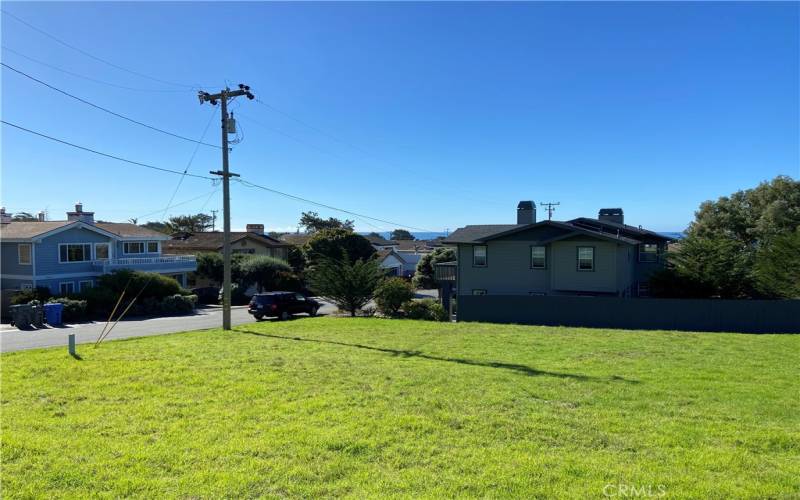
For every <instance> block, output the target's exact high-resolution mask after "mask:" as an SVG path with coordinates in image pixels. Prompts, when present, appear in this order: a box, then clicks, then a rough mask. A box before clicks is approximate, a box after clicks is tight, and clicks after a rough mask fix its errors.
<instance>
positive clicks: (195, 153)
mask: <svg viewBox="0 0 800 500" xmlns="http://www.w3.org/2000/svg"><path fill="white" fill-rule="evenodd" d="M216 115H217V108H212V109H211V116H209V117H208V123H206V127H205V128H204V129H203V135H201V136H200V141H202V140H203V139H205V137H206V132H208V127H209V126H210V125H211V121H212V120H214V117H215V116H216ZM200 141H197V144H195V145H194V151H192V156H191V157H190V158H189V163H187V164H186V168H184V169H183V175H182V176H181V178H180V179H179V180H178V185H177V186H175V191H173V192H172V196H171V197H170V199H169V202H168V203H167V208H165V209H164V215H162V216H161V218H162V219H163V218H164V217H165V216H166V215H167V210H169V209H170V203H172V202H173V201H174V200H175V196H176V195H177V194H178V190H179V189H180V188H181V184H183V180H184V179H185V178H186V174H187V172H189V167H191V166H192V162H193V161H194V157H195V155H197V150H198V149H200V144H204V143H202V142H200Z"/></svg>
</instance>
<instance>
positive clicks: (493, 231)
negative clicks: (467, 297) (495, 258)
mask: <svg viewBox="0 0 800 500" xmlns="http://www.w3.org/2000/svg"><path fill="white" fill-rule="evenodd" d="M545 226H550V227H556V228H559V229H563V230H564V233H563V234H562V235H558V236H556V237H550V238H547V241H556V240H558V239H562V238H565V237H569V236H573V235H577V234H580V235H586V236H591V237H593V238H599V239H605V240H612V241H620V242H622V243H627V244H630V245H636V244H639V243H640V242H641V240H640V239H637V238H632V237H630V234H627V233H625V234H623V233H622V231H620V232H619V233H618V232H616V231H615V232H613V233H611V232H604V231H603V230H602V228H598V229H592V228H591V227H587V226H586V225H584V224H581V225H577V224H575V223H573V221H569V222H559V221H552V220H546V221H542V222H536V223H533V224H496V225H482V226H466V227H463V228H459V229H457V230H456V231H455V232H454V233H453V234H452V235H450V237H449V238H447V239H446V240H445V243H484V242H486V241H489V240H493V239H496V238H500V237H503V236H508V235H511V234H515V233H518V232H521V231H527V230H529V229H535V228H539V227H545ZM647 233H650V232H649V231H648V232H647ZM653 234H655V233H653ZM644 235H645V234H644V233H641V235H640V236H644ZM648 236H649V234H648ZM658 236H659V238H662V239H668V238H664V237H663V236H660V235H658Z"/></svg>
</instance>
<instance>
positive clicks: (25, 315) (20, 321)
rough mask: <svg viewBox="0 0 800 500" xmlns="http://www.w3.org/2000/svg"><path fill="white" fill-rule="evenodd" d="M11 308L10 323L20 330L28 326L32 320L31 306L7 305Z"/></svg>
mask: <svg viewBox="0 0 800 500" xmlns="http://www.w3.org/2000/svg"><path fill="white" fill-rule="evenodd" d="M9 309H10V310H11V325H12V326H16V327H17V328H19V329H20V330H24V329H26V328H30V326H31V322H32V320H33V306H31V305H30V304H19V305H16V306H11V307H9Z"/></svg>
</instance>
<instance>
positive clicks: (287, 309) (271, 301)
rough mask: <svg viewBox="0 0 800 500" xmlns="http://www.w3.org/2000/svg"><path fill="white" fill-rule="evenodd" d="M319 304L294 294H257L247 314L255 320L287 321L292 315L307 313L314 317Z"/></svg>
mask: <svg viewBox="0 0 800 500" xmlns="http://www.w3.org/2000/svg"><path fill="white" fill-rule="evenodd" d="M320 306H321V304H320V303H319V302H317V301H316V300H314V299H312V298H309V297H306V296H305V295H303V294H302V293H295V292H267V293H257V294H255V295H253V298H252V299H251V300H250V307H248V308H247V312H249V313H250V314H252V315H253V317H255V318H256V319H262V318H264V316H274V317H278V318H280V319H289V317H290V316H291V315H292V314H300V313H308V315H309V316H316V315H317V311H318V310H319V308H320Z"/></svg>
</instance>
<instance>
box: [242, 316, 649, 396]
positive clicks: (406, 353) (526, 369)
mask: <svg viewBox="0 0 800 500" xmlns="http://www.w3.org/2000/svg"><path fill="white" fill-rule="evenodd" d="M234 330H235V331H238V332H242V333H247V334H250V335H257V336H259V337H269V338H273V339H281V340H293V341H295V342H314V343H317V344H331V345H338V346H344V347H354V348H356V349H367V350H370V351H378V352H383V353H386V354H389V355H391V356H395V357H402V358H421V359H427V360H430V361H444V362H447V363H456V364H459V365H470V366H482V367H486V368H500V369H503V370H510V371H513V372H517V373H520V374H522V375H527V376H529V377H536V376H547V377H556V378H566V379H573V380H584V381H611V382H627V383H629V384H638V383H640V382H639V381H638V380H628V379H626V378H623V377H620V376H618V375H612V376H611V377H608V378H603V377H591V376H588V375H580V374H575V373H562V372H550V371H546V370H537V369H536V368H533V367H530V366H527V365H520V364H515V363H501V362H498V361H477V360H474V359H465V358H446V357H442V356H433V355H430V354H425V353H423V352H421V351H410V350H399V349H389V348H386V347H375V346H369V345H364V344H348V343H347V342H336V341H334V340H319V339H307V338H303V337H284V336H282V335H273V334H269V333H263V332H254V331H252V330H246V329H243V328H234Z"/></svg>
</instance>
